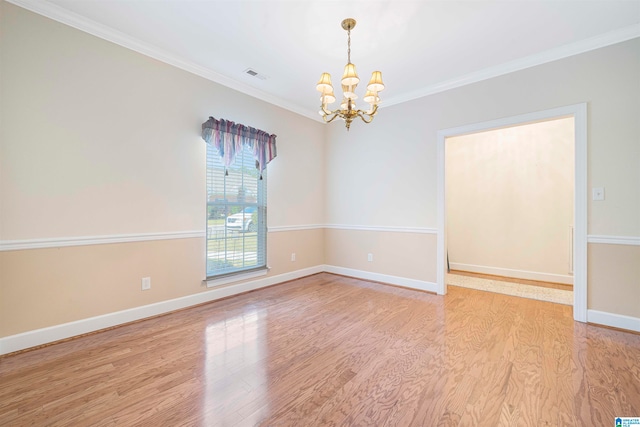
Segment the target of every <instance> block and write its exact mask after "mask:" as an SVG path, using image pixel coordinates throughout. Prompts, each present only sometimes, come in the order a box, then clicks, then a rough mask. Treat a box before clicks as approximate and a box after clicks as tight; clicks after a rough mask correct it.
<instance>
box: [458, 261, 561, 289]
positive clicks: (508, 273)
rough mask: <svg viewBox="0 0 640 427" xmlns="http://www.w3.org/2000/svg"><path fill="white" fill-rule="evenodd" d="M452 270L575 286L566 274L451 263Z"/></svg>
mask: <svg viewBox="0 0 640 427" xmlns="http://www.w3.org/2000/svg"><path fill="white" fill-rule="evenodd" d="M449 266H450V267H451V269H452V270H461V271H469V272H471V273H482V274H491V275H494V276H504V277H512V278H515V279H526V280H538V281H541V282H553V283H563V284H566V285H573V276H570V275H568V274H567V275H564V274H552V273H540V272H537V271H526V270H512V269H510V268H500V267H487V266H483V265H473V264H462V263H457V262H451V263H449Z"/></svg>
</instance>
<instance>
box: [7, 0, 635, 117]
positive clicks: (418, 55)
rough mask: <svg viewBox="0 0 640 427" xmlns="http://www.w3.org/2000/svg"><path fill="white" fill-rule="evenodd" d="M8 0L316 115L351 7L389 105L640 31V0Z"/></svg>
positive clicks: (367, 65)
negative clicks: (321, 84) (321, 81)
mask: <svg viewBox="0 0 640 427" xmlns="http://www.w3.org/2000/svg"><path fill="white" fill-rule="evenodd" d="M9 1H11V2H12V3H15V4H18V5H21V6H23V7H25V8H27V9H31V10H33V11H35V12H38V13H42V14H44V15H46V16H49V17H52V18H54V19H57V20H59V21H61V22H65V23H67V24H70V25H72V26H75V27H76V28H80V29H83V30H85V31H88V32H90V33H93V34H95V35H98V36H100V37H103V38H106V39H108V40H111V41H114V42H116V43H119V44H122V45H124V46H127V47H129V48H132V49H135V50H138V51H140V52H142V53H145V54H148V55H151V56H154V57H156V58H158V59H162V60H165V61H166V62H169V63H172V64H174V65H177V66H180V67H181V68H184V69H187V70H189V71H192V72H195V73H197V74H199V75H202V76H205V77H207V78H209V79H211V80H214V81H217V82H219V83H222V84H224V85H227V86H230V87H233V88H235V89H238V90H240V91H242V92H245V93H248V94H250V95H253V96H256V97H258V98H261V99H264V100H266V101H269V102H272V103H274V104H277V105H280V106H283V107H285V108H288V109H290V110H292V111H295V112H297V113H300V114H303V115H306V116H308V117H313V118H315V119H319V115H318V114H317V109H318V106H319V94H318V93H317V92H316V91H315V84H316V82H317V80H318V78H319V77H320V74H321V73H322V72H324V71H327V72H329V73H331V74H332V77H333V83H334V87H336V95H338V92H339V84H336V83H339V79H340V77H341V75H342V69H343V67H344V64H345V63H346V62H347V53H346V50H347V46H346V44H347V37H346V32H345V31H344V30H343V29H342V28H341V27H340V22H341V21H342V19H344V18H347V17H353V18H355V19H356V20H357V21H358V23H357V26H356V28H355V29H354V30H352V33H351V39H352V41H351V48H352V50H351V58H352V62H354V63H355V64H356V66H357V69H358V73H359V75H360V78H361V80H364V81H365V82H366V81H367V80H368V79H369V76H370V75H371V72H372V71H374V70H380V71H382V74H383V78H384V80H385V84H386V89H385V91H384V92H382V93H381V98H382V100H383V105H392V104H396V103H399V102H403V101H407V100H410V99H414V98H417V97H419V96H424V95H426V94H429V93H434V92H437V91H440V90H443V89H447V88H450V87H455V86H459V85H461V84H465V83H469V82H473V81H478V80H482V79H484V78H488V77H492V76H495V75H500V74H504V73H506V72H509V71H514V70H517V69H521V68H526V67H528V66H532V65H537V64H540V63H543V62H547V61H549V60H554V59H559V58H561V57H565V56H568V55H572V54H576V53H580V52H582V51H586V50H590V49H594V48H597V47H601V46H606V45H608V44H611V43H616V42H619V41H623V40H627V39H630V38H634V37H640V0H631V1H616V0H599V1H579V0H554V1H541V0H524V1H506V0H503V1H488V0H476V1H454V0H449V1H372V0H367V1H350V0H340V1H331V0H304V1H293V0H289V1H272V0H262V1H243V0H234V1H202V0H201V1H187V0H157V1H154V0H101V1H100V0H95V1H86V0H48V1H45V0H9ZM247 68H252V69H254V70H255V71H257V72H259V73H260V74H263V75H265V76H267V79H266V80H260V79H257V78H255V77H250V76H248V75H246V74H245V73H244V71H245V70H246V69H247ZM361 86H364V85H362V84H361ZM362 90H363V88H362V87H361V88H358V90H357V92H362ZM359 95H360V96H362V95H363V93H359Z"/></svg>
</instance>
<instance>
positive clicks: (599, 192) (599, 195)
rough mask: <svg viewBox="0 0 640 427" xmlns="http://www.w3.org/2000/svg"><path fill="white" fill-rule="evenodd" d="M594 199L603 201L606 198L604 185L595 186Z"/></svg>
mask: <svg viewBox="0 0 640 427" xmlns="http://www.w3.org/2000/svg"><path fill="white" fill-rule="evenodd" d="M592 193H593V200H596V201H601V200H604V187H593V190H592Z"/></svg>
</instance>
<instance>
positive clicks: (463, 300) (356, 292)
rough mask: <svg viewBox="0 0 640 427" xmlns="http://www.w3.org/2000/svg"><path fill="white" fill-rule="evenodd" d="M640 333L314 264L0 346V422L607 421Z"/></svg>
mask: <svg viewBox="0 0 640 427" xmlns="http://www.w3.org/2000/svg"><path fill="white" fill-rule="evenodd" d="M639 415H640V336H639V335H634V334H630V333H625V332H621V331H616V330H611V329H605V328H600V327H596V326H591V325H585V324H581V323H576V322H574V321H573V320H572V313H571V307H568V306H563V305H557V304H551V303H546V302H540V301H535V300H529V299H523V298H515V297H510V296H506V295H500V294H494V293H488V292H481V291H474V290H470V289H463V288H456V287H451V288H449V294H448V295H447V296H445V297H441V296H437V295H432V294H428V293H424V292H419V291H412V290H408V289H402V288H397V287H391V286H385V285H382V284H378V283H371V282H366V281H362V280H357V279H351V278H345V277H342V276H336V275H331V274H326V273H322V274H318V275H314V276H310V277H307V278H303V279H299V280H295V281H292V282H288V283H284V284H281V285H278V286H274V287H271V288H267V289H262V290H259V291H255V292H251V293H247V294H244V295H239V296H235V297H232V298H229V299H226V300H222V301H217V302H213V303H209V304H206V305H202V306H198V307H194V308H191V309H187V310H183V311H179V312H176V313H172V314H169V315H166V316H161V317H157V318H154V319H150V320H147V321H143V322H138V323H135V324H131V325H127V326H123V327H120V328H116V329H113V330H109V331H106V332H102V333H97V334H94V335H90V336H87V337H83V338H79V339H76V340H72V341H68V342H64V343H60V344H56V345H53V346H49V347H46V348H42V349H38V350H34V351H30V352H26V353H22V354H17V355H12V356H9V357H4V358H1V359H0V425H2V426H23V425H43V426H44V425H47V426H49V425H55V426H137V425H141V426H142V425H144V426H207V427H212V426H253V425H264V426H320V425H322V426H384V425H387V426H438V425H443V426H515V425H523V426H565V425H568V426H600V425H602V426H611V425H613V419H614V416H639Z"/></svg>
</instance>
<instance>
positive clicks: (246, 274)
mask: <svg viewBox="0 0 640 427" xmlns="http://www.w3.org/2000/svg"><path fill="white" fill-rule="evenodd" d="M212 161H213V162H214V163H215V164H214V165H213V167H210V166H211V162H212ZM254 161H255V160H254V159H253V156H252V153H251V151H250V147H248V146H247V145H245V144H243V146H242V151H241V152H238V154H237V159H236V162H235V163H234V164H232V165H231V166H230V167H228V168H225V166H224V165H223V164H222V161H221V159H220V156H219V153H218V150H217V149H216V148H215V147H213V146H212V145H211V144H207V152H206V187H207V193H206V194H207V196H206V219H205V221H206V228H205V230H206V232H205V275H206V279H205V280H206V282H207V287H212V286H219V285H223V284H225V283H230V282H235V281H239V280H243V279H247V278H251V277H257V276H262V275H265V274H267V272H268V269H269V268H268V266H267V174H266V170H264V171H262V173H260V171H259V170H257V169H256V173H255V184H256V186H255V189H256V191H255V192H256V195H255V199H256V200H255V202H247V201H246V200H241V201H240V200H239V197H240V196H239V192H238V193H237V195H236V200H235V201H230V200H229V199H232V198H233V191H232V190H231V189H230V188H229V189H228V187H227V186H228V185H234V182H233V181H231V182H229V183H228V182H227V180H230V179H232V178H229V176H230V175H229V174H234V172H233V171H234V170H236V169H240V171H241V181H240V182H241V187H242V188H245V184H244V180H245V178H246V177H247V176H250V177H251V178H253V174H247V173H246V172H245V170H246V168H247V167H250V166H247V164H246V162H249V163H250V164H253V162H254ZM239 163H240V167H239V168H238V164H239ZM213 174H217V176H214V175H213ZM216 179H217V180H218V183H219V182H220V181H223V193H222V194H223V200H222V201H219V200H218V199H216V198H214V200H213V201H212V200H210V199H211V197H212V195H215V194H216V193H215V192H214V191H213V189H212V188H211V187H210V185H211V186H213V185H214V182H215V180H216ZM235 184H237V182H235ZM245 191H246V190H245ZM243 198H244V195H243ZM211 207H213V208H214V210H222V211H223V212H224V216H223V218H224V223H223V225H221V226H220V225H217V227H223V230H222V232H223V233H224V237H223V238H220V237H218V238H217V239H212V238H211V235H212V232H211V230H210V227H211V226H210V225H209V220H210V209H211ZM252 207H253V208H255V209H256V211H257V213H258V216H257V222H258V224H257V229H256V231H255V239H256V263H257V265H255V266H248V267H237V268H236V269H233V270H230V271H224V270H221V271H220V272H219V273H218V274H212V273H214V271H213V270H209V262H210V253H211V252H210V242H211V241H214V240H218V241H219V242H220V241H222V242H223V243H224V245H225V249H224V253H225V257H224V262H225V263H227V262H229V261H228V258H227V254H228V249H227V244H228V242H229V240H230V239H231V241H234V239H235V240H237V239H240V238H241V239H242V252H243V254H242V260H243V262H244V261H246V256H247V255H246V253H247V249H246V236H247V234H248V233H253V232H251V231H249V229H248V228H245V227H248V226H245V223H246V220H245V218H244V216H243V218H242V221H243V222H242V223H241V225H240V230H239V231H237V233H239V235H233V234H232V233H234V231H233V230H231V229H229V227H228V222H227V221H228V218H229V217H230V216H231V215H234V214H235V213H242V212H245V209H247V208H252ZM237 208H240V210H239V212H235V213H233V214H229V212H230V211H234V210H237ZM213 227H216V225H214V226H213ZM217 231H218V232H219V230H217ZM249 237H250V238H251V237H253V236H249Z"/></svg>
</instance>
